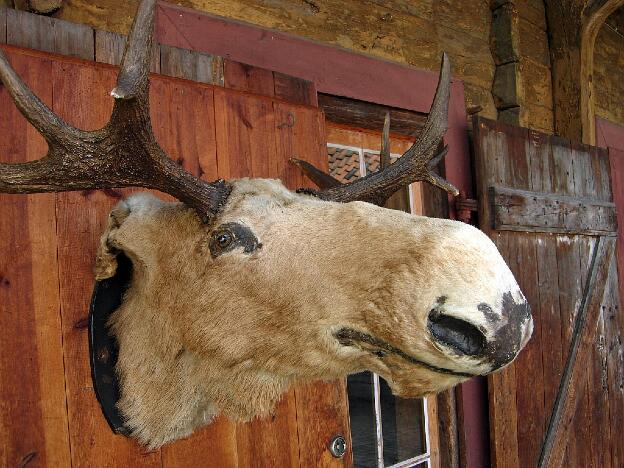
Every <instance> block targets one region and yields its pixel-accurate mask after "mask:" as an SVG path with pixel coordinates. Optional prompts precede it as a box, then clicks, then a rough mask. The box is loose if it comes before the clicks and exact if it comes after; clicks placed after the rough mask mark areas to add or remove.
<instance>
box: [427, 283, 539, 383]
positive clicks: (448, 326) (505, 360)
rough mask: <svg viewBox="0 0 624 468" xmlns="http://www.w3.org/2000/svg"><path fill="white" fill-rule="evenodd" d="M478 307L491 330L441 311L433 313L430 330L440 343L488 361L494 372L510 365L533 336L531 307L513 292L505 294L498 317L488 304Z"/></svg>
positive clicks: (458, 351)
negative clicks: (516, 298) (516, 297)
mask: <svg viewBox="0 0 624 468" xmlns="http://www.w3.org/2000/svg"><path fill="white" fill-rule="evenodd" d="M477 308H478V310H479V311H480V312H481V313H482V314H483V315H484V316H485V318H486V321H487V323H488V327H487V328H488V329H489V330H488V329H485V328H484V327H483V326H477V325H475V324H472V323H470V322H469V321H467V320H464V319H462V318H458V317H455V316H451V315H447V314H445V313H444V311H442V310H440V309H439V308H434V309H432V310H431V311H430V313H429V315H428V317H427V328H428V329H429V332H430V333H431V335H432V337H433V338H434V340H435V341H436V342H438V343H440V344H442V345H443V346H445V347H449V348H451V349H452V350H453V351H454V352H456V353H458V354H460V355H464V356H468V357H472V358H475V359H479V361H481V362H483V361H486V362H488V363H490V364H491V366H492V367H491V370H490V371H494V370H496V369H500V368H501V367H503V366H505V365H506V364H509V363H510V362H511V361H512V360H513V359H514V358H515V357H516V356H517V354H518V353H519V352H520V350H521V349H522V348H523V347H524V346H525V345H526V343H527V342H528V340H529V338H530V337H531V333H532V332H533V320H532V318H531V308H530V306H529V304H528V302H527V301H526V300H525V299H524V298H521V299H520V300H518V301H516V300H515V299H514V297H513V295H512V294H511V293H505V294H504V295H503V300H502V305H501V310H500V313H498V314H497V313H495V312H494V311H493V310H492V307H490V306H489V305H488V304H485V303H482V304H479V306H478V307H477ZM487 335H489V336H490V338H489V339H488V336H487Z"/></svg>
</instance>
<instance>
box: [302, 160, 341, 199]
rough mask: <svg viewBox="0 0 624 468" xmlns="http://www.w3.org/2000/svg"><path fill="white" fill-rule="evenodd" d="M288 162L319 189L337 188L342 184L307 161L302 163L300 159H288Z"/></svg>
mask: <svg viewBox="0 0 624 468" xmlns="http://www.w3.org/2000/svg"><path fill="white" fill-rule="evenodd" d="M290 162H291V163H292V164H294V165H295V166H297V167H298V168H299V169H301V172H303V173H304V174H305V175H306V176H308V178H309V179H310V180H311V181H312V182H314V183H315V184H316V185H317V186H318V187H319V188H320V189H326V188H331V187H337V186H339V185H341V184H342V182H340V181H339V180H338V179H335V178H334V177H332V176H331V175H329V174H327V173H326V172H323V171H321V170H320V169H319V168H317V167H315V166H314V165H312V164H310V163H309V162H307V161H303V160H302V159H297V158H290ZM301 190H302V191H304V192H305V191H307V189H301Z"/></svg>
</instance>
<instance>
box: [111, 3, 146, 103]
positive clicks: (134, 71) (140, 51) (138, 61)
mask: <svg viewBox="0 0 624 468" xmlns="http://www.w3.org/2000/svg"><path fill="white" fill-rule="evenodd" d="M155 5H156V0H143V1H142V2H141V4H140V5H139V9H138V11H137V13H136V16H135V17H134V21H133V23H132V28H131V30H130V36H129V37H128V42H127V44H126V50H125V51H124V55H123V59H122V60H121V69H120V71H119V75H118V76H117V86H116V87H115V89H113V90H112V91H111V96H113V97H114V98H115V99H123V100H127V99H133V98H137V97H147V96H145V93H146V92H147V91H148V89H149V64H150V60H151V57H152V35H153V34H152V31H153V30H154V6H155Z"/></svg>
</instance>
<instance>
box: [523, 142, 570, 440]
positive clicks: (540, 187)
mask: <svg viewBox="0 0 624 468" xmlns="http://www.w3.org/2000/svg"><path fill="white" fill-rule="evenodd" d="M551 151H552V149H551V146H550V139H549V138H548V136H547V135H544V134H542V133H539V132H534V131H531V130H529V132H528V140H527V154H528V157H529V170H530V189H531V190H534V191H536V192H546V193H549V192H551V191H552V181H551V176H550V170H551V168H550V161H551V159H552V158H551ZM536 260H537V278H538V291H539V324H540V333H539V339H540V348H541V349H540V351H541V362H542V368H543V398H544V403H543V406H544V408H543V411H544V413H543V414H544V417H543V418H541V419H542V421H541V422H542V434H545V431H546V429H547V425H548V415H550V414H551V412H552V407H553V404H554V402H555V398H556V396H557V389H558V387H559V382H560V381H561V374H562V370H563V367H562V365H563V364H562V363H563V357H562V349H561V322H560V321H561V317H560V310H559V281H558V276H557V275H556V274H553V272H556V271H557V270H558V268H559V267H558V265H557V244H556V239H555V237H554V236H552V235H546V234H539V235H537V236H536ZM533 340H536V338H535V337H533ZM535 358H536V359H537V358H538V357H535ZM538 440H539V442H540V444H541V442H542V440H543V436H542V437H540V438H539V439H538Z"/></svg>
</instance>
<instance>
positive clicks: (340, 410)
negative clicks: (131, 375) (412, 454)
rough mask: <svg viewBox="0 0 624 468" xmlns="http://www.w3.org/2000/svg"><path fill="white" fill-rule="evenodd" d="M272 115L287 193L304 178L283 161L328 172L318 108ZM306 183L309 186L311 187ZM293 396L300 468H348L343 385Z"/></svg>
mask: <svg viewBox="0 0 624 468" xmlns="http://www.w3.org/2000/svg"><path fill="white" fill-rule="evenodd" d="M287 94H288V93H285V95H287ZM274 111H275V122H276V147H277V153H276V156H275V158H276V159H277V162H278V165H277V173H276V174H275V176H276V177H278V178H279V179H281V180H282V181H283V182H284V183H285V184H286V186H287V187H288V188H290V189H295V188H298V187H302V186H304V183H305V181H304V177H303V175H302V174H301V172H300V171H299V170H298V169H297V168H296V167H294V166H293V165H292V164H289V163H288V159H290V158H291V157H296V158H299V159H303V160H305V161H308V162H310V163H312V164H314V165H315V166H316V167H319V168H321V169H323V170H328V159H327V151H326V144H325V141H326V137H325V127H324V119H323V115H322V113H321V112H320V111H319V110H317V109H310V108H305V107H301V106H295V105H291V104H285V103H278V102H275V103H274ZM307 184H308V186H310V182H307ZM294 393H295V398H296V415H297V419H296V421H297V432H298V439H299V440H298V444H299V448H300V451H299V457H300V461H299V462H300V464H301V466H318V467H337V466H350V464H351V450H350V447H351V441H350V430H349V416H348V408H347V401H348V399H347V393H346V383H345V381H344V380H341V381H336V382H314V383H310V384H303V385H299V386H297V387H295V389H294ZM337 434H342V435H343V436H344V437H345V438H346V439H347V442H348V447H349V450H348V453H346V454H345V455H344V457H343V458H342V459H336V458H333V457H332V456H331V454H330V453H329V450H328V449H327V448H328V445H329V443H330V441H331V438H332V437H334V436H335V435H337Z"/></svg>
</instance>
